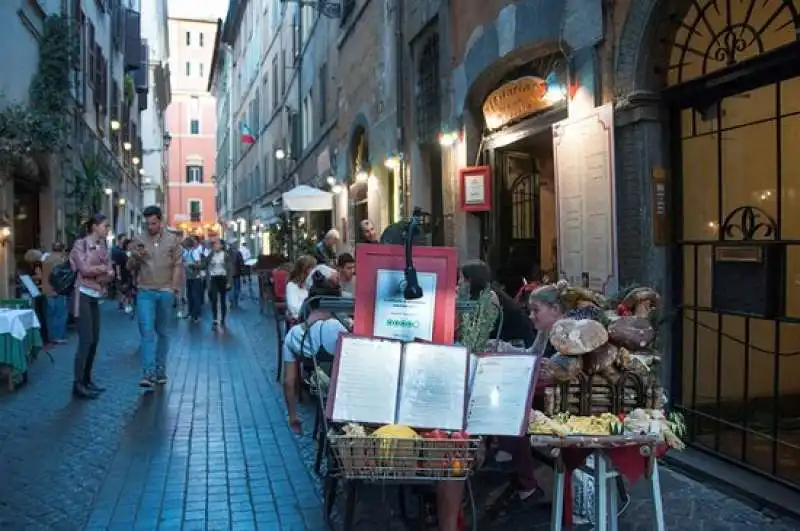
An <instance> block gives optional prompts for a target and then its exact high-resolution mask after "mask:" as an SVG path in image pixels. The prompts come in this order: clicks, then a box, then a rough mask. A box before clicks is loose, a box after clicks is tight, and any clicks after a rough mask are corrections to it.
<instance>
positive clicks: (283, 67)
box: [280, 50, 286, 94]
mask: <svg viewBox="0 0 800 531" xmlns="http://www.w3.org/2000/svg"><path fill="white" fill-rule="evenodd" d="M280 74H281V94H286V50H282V51H281V71H280Z"/></svg>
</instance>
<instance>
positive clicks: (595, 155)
mask: <svg viewBox="0 0 800 531" xmlns="http://www.w3.org/2000/svg"><path fill="white" fill-rule="evenodd" d="M613 116H614V109H613V106H612V105H611V104H609V105H604V106H603V107H598V108H596V109H594V111H593V112H592V113H590V114H589V115H587V116H583V117H581V118H577V119H567V120H564V121H562V122H559V123H557V124H555V125H554V126H553V153H554V156H555V174H556V198H557V219H558V269H559V275H560V276H561V277H563V278H566V280H568V281H569V282H570V283H571V284H574V285H582V286H584V287H587V288H589V289H592V290H595V291H600V292H603V293H615V292H616V291H617V288H618V283H619V280H618V278H619V276H618V272H617V268H618V262H617V214H616V200H615V195H614V194H615V183H614V121H613Z"/></svg>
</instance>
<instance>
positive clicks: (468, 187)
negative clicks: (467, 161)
mask: <svg viewBox="0 0 800 531" xmlns="http://www.w3.org/2000/svg"><path fill="white" fill-rule="evenodd" d="M458 181H459V183H458V184H459V188H460V190H461V210H463V211H464V212H488V211H490V210H491V209H492V167H491V166H472V167H467V168H462V169H461V170H459V172H458Z"/></svg>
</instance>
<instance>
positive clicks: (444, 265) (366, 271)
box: [353, 244, 458, 345]
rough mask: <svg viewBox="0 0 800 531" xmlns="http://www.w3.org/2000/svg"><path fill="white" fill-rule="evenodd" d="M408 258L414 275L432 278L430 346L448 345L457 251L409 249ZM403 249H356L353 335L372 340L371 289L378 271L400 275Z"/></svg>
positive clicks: (453, 320) (452, 333)
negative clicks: (416, 273) (434, 286)
mask: <svg viewBox="0 0 800 531" xmlns="http://www.w3.org/2000/svg"><path fill="white" fill-rule="evenodd" d="M412 256H413V258H414V266H415V267H416V269H417V272H418V273H434V274H435V275H436V299H435V301H436V302H435V304H434V310H435V313H434V316H433V337H432V338H431V342H432V343H441V344H444V345H450V344H452V343H453V341H454V336H455V328H456V287H457V285H458V250H457V249H455V248H454V247H416V246H415V247H413V248H412ZM405 268H406V259H405V248H404V247H403V246H402V245H372V244H360V245H357V246H356V274H357V275H358V276H357V278H358V282H356V308H355V316H354V318H353V321H354V323H355V324H354V327H353V334H354V335H357V336H367V337H372V335H373V330H374V324H375V287H376V281H377V276H378V269H393V270H397V271H404V270H405Z"/></svg>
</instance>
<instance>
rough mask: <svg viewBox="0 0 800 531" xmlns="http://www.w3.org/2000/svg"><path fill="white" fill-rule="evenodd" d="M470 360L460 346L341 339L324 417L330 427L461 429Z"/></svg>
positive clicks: (367, 338)
mask: <svg viewBox="0 0 800 531" xmlns="http://www.w3.org/2000/svg"><path fill="white" fill-rule="evenodd" d="M469 359H470V358H469V353H468V352H467V349H466V348H465V347H459V346H453V345H437V344H432V343H421V342H420V343H416V342H414V343H403V342H401V341H396V340H390V339H378V338H369V337H360V336H352V335H345V336H342V337H341V338H340V339H339V347H338V352H337V355H336V358H335V361H334V365H333V374H332V375H331V383H330V389H329V394H328V406H327V412H326V413H327V416H328V418H330V419H331V420H333V421H335V422H361V423H365V424H402V425H405V426H410V427H412V428H418V429H443V430H453V431H458V430H462V429H463V428H464V419H465V414H466V397H467V377H468V367H469Z"/></svg>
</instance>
